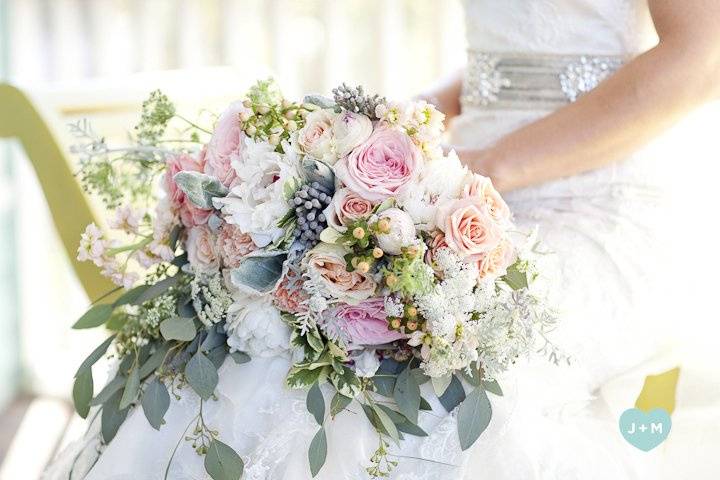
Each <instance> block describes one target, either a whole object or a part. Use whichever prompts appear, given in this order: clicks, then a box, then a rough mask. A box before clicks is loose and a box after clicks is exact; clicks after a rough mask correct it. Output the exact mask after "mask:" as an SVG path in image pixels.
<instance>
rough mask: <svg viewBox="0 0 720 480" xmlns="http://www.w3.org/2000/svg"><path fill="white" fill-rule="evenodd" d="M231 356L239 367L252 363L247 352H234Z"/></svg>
mask: <svg viewBox="0 0 720 480" xmlns="http://www.w3.org/2000/svg"><path fill="white" fill-rule="evenodd" d="M230 356H231V357H232V359H233V360H234V361H235V363H237V364H238V365H242V364H243V363H248V362H249V361H250V355H248V354H247V353H245V352H232V353H231V354H230Z"/></svg>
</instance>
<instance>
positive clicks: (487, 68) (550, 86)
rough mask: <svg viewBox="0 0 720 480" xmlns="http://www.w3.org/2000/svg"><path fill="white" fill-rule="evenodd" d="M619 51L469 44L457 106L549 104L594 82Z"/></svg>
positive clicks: (615, 62)
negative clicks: (493, 49) (497, 48)
mask: <svg viewBox="0 0 720 480" xmlns="http://www.w3.org/2000/svg"><path fill="white" fill-rule="evenodd" d="M623 61H624V57H620V56H599V57H596V56H587V55H585V56H583V55H577V56H573V55H536V54H506V53H503V54H496V53H488V52H481V51H477V50H470V51H469V52H468V63H467V69H466V71H465V81H464V84H463V91H462V96H461V97H460V100H461V102H462V105H463V107H474V108H487V109H520V110H525V109H545V108H548V109H554V108H557V107H560V106H562V105H564V104H566V103H568V102H574V101H575V100H577V98H578V97H579V96H580V95H582V94H584V93H586V92H589V91H590V90H592V89H593V88H595V87H596V86H597V85H598V84H599V83H600V82H602V81H603V80H605V79H606V78H607V77H609V76H610V75H612V74H613V73H615V71H616V70H617V69H618V68H620V66H621V65H622V64H623Z"/></svg>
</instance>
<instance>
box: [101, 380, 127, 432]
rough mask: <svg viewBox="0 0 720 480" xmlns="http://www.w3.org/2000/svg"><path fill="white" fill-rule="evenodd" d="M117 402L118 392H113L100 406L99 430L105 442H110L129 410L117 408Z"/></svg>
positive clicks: (118, 398)
mask: <svg viewBox="0 0 720 480" xmlns="http://www.w3.org/2000/svg"><path fill="white" fill-rule="evenodd" d="M119 403H120V392H115V394H114V395H113V396H112V397H110V399H109V400H108V401H107V402H105V404H104V405H103V408H102V417H101V419H100V431H101V432H102V436H103V441H104V442H105V443H106V444H107V443H110V442H111V441H112V439H113V438H115V435H116V434H117V431H118V430H119V429H120V426H121V425H122V424H123V422H124V421H125V418H126V417H127V414H128V411H129V409H128V408H126V409H123V410H121V409H119V408H118V407H119Z"/></svg>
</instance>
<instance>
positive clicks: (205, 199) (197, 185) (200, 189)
mask: <svg viewBox="0 0 720 480" xmlns="http://www.w3.org/2000/svg"><path fill="white" fill-rule="evenodd" d="M173 180H175V183H176V184H177V186H178V187H179V188H180V190H182V191H183V192H185V195H187V198H188V200H190V201H191V202H192V203H194V204H195V205H196V206H198V207H200V208H204V209H206V210H209V209H212V208H215V207H214V206H213V202H212V200H213V198H217V197H220V198H223V197H226V196H227V194H228V192H229V190H228V189H227V187H225V186H224V185H223V184H222V183H220V181H219V180H217V179H215V178H212V177H210V176H209V175H206V174H204V173H200V172H193V171H182V172H178V173H176V174H175V176H174V177H173Z"/></svg>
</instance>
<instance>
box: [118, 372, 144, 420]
mask: <svg viewBox="0 0 720 480" xmlns="http://www.w3.org/2000/svg"><path fill="white" fill-rule="evenodd" d="M139 390H140V371H139V369H138V368H137V367H133V368H132V370H130V374H129V375H128V379H127V383H126V384H125V389H124V390H123V394H122V398H121V399H120V406H119V407H118V408H120V410H124V409H126V408H127V407H129V406H130V404H132V403H133V402H134V401H135V399H136V398H137V394H138V391H139Z"/></svg>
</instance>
